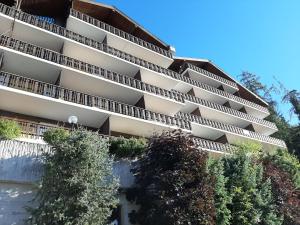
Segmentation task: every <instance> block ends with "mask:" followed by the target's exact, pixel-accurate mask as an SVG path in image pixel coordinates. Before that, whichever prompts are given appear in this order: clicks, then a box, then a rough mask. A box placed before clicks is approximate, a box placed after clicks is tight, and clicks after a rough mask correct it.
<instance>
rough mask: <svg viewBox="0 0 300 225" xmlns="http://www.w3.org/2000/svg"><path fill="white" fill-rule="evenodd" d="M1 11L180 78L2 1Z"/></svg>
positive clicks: (175, 74) (159, 67)
mask: <svg viewBox="0 0 300 225" xmlns="http://www.w3.org/2000/svg"><path fill="white" fill-rule="evenodd" d="M0 12H1V13H3V14H5V15H8V16H11V17H13V18H15V19H18V20H21V21H23V22H25V23H29V24H31V25H33V26H37V27H39V28H42V29H45V30H47V31H50V32H52V33H55V34H57V35H60V36H63V37H66V38H69V39H71V40H74V41H76V42H79V43H81V44H85V45H87V46H90V47H92V48H95V49H98V50H100V51H103V52H106V53H108V54H110V55H113V56H116V57H118V58H121V59H123V60H126V61H129V62H131V63H134V64H136V65H139V66H142V67H145V68H147V69H150V70H153V71H155V72H158V73H163V74H165V75H167V76H170V77H172V78H176V79H178V77H179V74H178V73H175V72H174V71H171V70H168V69H165V68H163V67H161V66H158V65H155V64H153V63H150V62H148V61H146V60H143V59H140V58H138V57H135V56H133V55H130V54H127V53H125V52H123V51H120V50H118V49H115V48H113V47H110V46H108V45H106V44H104V43H101V42H98V41H95V40H93V39H90V38H87V37H85V36H82V35H80V34H77V33H75V32H73V31H70V30H67V29H65V28H63V27H60V26H58V25H56V24H53V23H49V22H47V21H45V20H41V19H40V18H39V17H37V16H34V15H30V14H27V13H24V12H20V11H17V10H16V9H14V8H11V7H8V6H6V5H3V4H1V3H0Z"/></svg>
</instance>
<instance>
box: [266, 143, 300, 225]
mask: <svg viewBox="0 0 300 225" xmlns="http://www.w3.org/2000/svg"><path fill="white" fill-rule="evenodd" d="M263 164H264V176H265V177H268V178H270V179H271V182H272V190H273V193H274V196H275V200H276V204H277V206H278V208H279V210H280V213H281V214H282V215H283V216H284V222H283V224H284V225H297V224H298V225H299V224H300V210H299V209H300V187H299V177H300V167H299V165H300V163H299V160H297V158H296V156H293V155H291V154H290V153H288V152H287V151H285V150H280V149H279V150H278V151H277V152H276V154H273V155H267V156H266V157H264V159H263Z"/></svg>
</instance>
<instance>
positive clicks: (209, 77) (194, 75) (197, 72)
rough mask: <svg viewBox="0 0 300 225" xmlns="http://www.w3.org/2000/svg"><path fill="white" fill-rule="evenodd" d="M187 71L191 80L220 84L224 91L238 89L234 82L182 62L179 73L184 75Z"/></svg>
mask: <svg viewBox="0 0 300 225" xmlns="http://www.w3.org/2000/svg"><path fill="white" fill-rule="evenodd" d="M187 72H188V73H189V76H190V78H191V79H193V80H197V81H199V82H202V83H205V84H208V85H210V86H213V87H216V88H217V87H219V86H220V85H223V87H224V89H225V91H226V92H229V93H235V92H236V91H238V90H239V88H238V86H237V84H236V83H234V82H232V81H230V80H227V79H225V78H223V77H220V76H217V75H215V74H213V73H211V72H208V71H206V70H204V69H202V68H199V67H197V66H195V65H193V64H190V63H184V64H183V65H182V66H181V68H180V71H179V73H181V74H183V75H184V74H185V73H187Z"/></svg>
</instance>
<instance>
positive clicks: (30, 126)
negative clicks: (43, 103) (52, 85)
mask: <svg viewBox="0 0 300 225" xmlns="http://www.w3.org/2000/svg"><path fill="white" fill-rule="evenodd" d="M0 119H5V120H11V121H15V122H16V123H17V124H18V125H19V126H20V128H21V132H22V136H23V137H29V138H42V136H43V134H44V133H45V132H46V131H47V130H49V129H55V128H61V129H64V130H68V131H70V130H71V129H70V128H67V127H65V126H59V125H57V126H55V125H50V124H42V123H37V122H33V121H29V120H22V119H16V118H11V117H3V116H0ZM99 135H100V136H102V137H106V138H109V136H107V135H103V134H99ZM193 141H194V143H195V146H196V147H199V148H204V149H209V150H213V151H219V152H225V153H230V152H231V151H232V150H233V149H234V146H231V145H229V144H221V143H217V142H213V141H208V140H204V139H201V138H197V137H194V138H193Z"/></svg>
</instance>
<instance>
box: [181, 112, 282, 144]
mask: <svg viewBox="0 0 300 225" xmlns="http://www.w3.org/2000/svg"><path fill="white" fill-rule="evenodd" d="M176 117H178V118H181V119H184V120H188V121H191V122H195V123H198V124H201V125H204V126H210V127H213V128H216V129H219V130H224V131H228V132H231V133H235V134H238V135H242V136H245V137H249V138H253V139H256V140H258V141H263V142H267V143H270V144H275V145H278V146H280V147H283V148H286V145H285V142H284V141H282V140H279V139H277V138H273V137H269V136H265V135H262V134H258V133H255V132H252V131H248V130H245V129H242V128H239V127H235V126H232V125H228V124H224V123H220V122H216V121H212V120H208V119H205V118H202V117H200V116H196V115H192V114H187V113H182V112H179V113H177V114H176Z"/></svg>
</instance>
